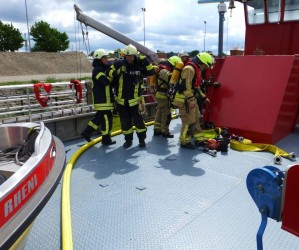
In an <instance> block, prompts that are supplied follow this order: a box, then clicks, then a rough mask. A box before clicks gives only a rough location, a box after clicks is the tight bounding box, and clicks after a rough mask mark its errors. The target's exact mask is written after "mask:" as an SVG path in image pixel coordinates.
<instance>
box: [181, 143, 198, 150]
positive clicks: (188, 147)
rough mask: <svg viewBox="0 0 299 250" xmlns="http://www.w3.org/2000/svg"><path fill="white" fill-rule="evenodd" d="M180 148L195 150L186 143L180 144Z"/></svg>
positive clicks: (190, 144) (191, 145)
mask: <svg viewBox="0 0 299 250" xmlns="http://www.w3.org/2000/svg"><path fill="white" fill-rule="evenodd" d="M181 148H187V149H195V146H194V145H193V144H192V143H191V142H188V143H186V144H182V143H181Z"/></svg>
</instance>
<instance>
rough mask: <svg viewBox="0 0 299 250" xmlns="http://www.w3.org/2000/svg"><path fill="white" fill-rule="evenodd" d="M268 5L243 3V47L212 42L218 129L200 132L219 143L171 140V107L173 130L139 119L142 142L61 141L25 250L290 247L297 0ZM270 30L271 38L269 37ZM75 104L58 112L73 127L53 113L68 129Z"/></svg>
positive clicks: (297, 147) (295, 163)
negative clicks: (56, 168) (228, 49)
mask: <svg viewBox="0 0 299 250" xmlns="http://www.w3.org/2000/svg"><path fill="white" fill-rule="evenodd" d="M199 2H207V3H208V2H217V1H213V0H206V1H199ZM266 3H267V4H266ZM270 3H271V5H269V4H268V2H266V1H255V0H252V1H248V2H247V1H243V4H244V10H245V13H246V14H245V18H246V30H247V33H246V39H245V49H244V55H242V56H227V57H223V56H222V54H221V50H220V53H219V56H218V57H217V58H216V64H215V67H214V68H213V75H214V80H217V81H219V82H221V87H220V88H218V89H214V88H211V89H210V90H209V92H208V94H209V98H210V100H211V105H210V106H209V107H208V108H207V109H206V110H205V116H204V119H205V120H206V121H209V122H213V123H214V124H215V125H216V128H217V129H216V130H215V129H212V131H211V130H209V131H206V132H207V134H209V135H211V134H212V133H215V134H217V135H218V136H219V135H222V136H224V134H221V132H219V131H222V132H223V131H227V133H226V135H229V138H230V143H229V145H227V146H228V147H227V148H226V150H220V151H219V150H218V151H216V152H215V151H214V150H213V151H210V149H209V150H206V148H203V147H199V148H197V149H195V150H188V149H184V148H181V147H180V146H179V134H180V125H181V122H180V119H179V117H178V116H179V114H175V112H174V117H173V120H172V121H171V124H170V131H171V132H172V133H173V134H174V138H168V139H166V138H163V137H158V136H154V135H153V127H152V126H151V125H152V124H153V122H150V121H148V122H147V126H148V127H147V138H146V148H140V147H139V146H138V139H137V136H136V135H134V140H133V145H132V147H131V148H129V149H124V148H123V146H122V144H123V142H124V138H123V136H122V134H121V131H120V130H119V129H116V130H115V131H114V132H113V136H114V139H115V140H116V144H115V145H111V146H108V147H105V146H103V145H101V143H99V142H101V136H100V135H95V137H93V140H92V141H91V142H89V143H86V142H85V141H84V140H83V139H82V138H80V137H79V136H78V137H77V138H72V139H71V140H69V139H66V140H64V147H65V149H66V152H67V153H66V161H67V162H68V163H67V166H66V170H65V173H64V177H63V182H62V185H61V186H59V188H57V189H56V191H55V192H54V194H53V197H52V198H51V199H50V200H49V202H48V203H47V205H46V206H45V208H44V209H43V210H42V211H41V213H40V214H39V216H38V217H37V218H36V220H35V223H34V224H33V226H32V229H31V232H30V234H29V235H28V239H27V241H26V244H25V246H24V249H26V250H31V249H61V248H62V249H73V248H74V249H121V250H123V249H130V250H131V249H136V250H137V249H138V250H139V249H167V250H168V249H204V250H206V249H220V250H222V249H230V250H231V249H233V250H237V249H238V250H239V249H246V250H247V249H248V250H249V249H258V250H261V249H263V248H264V249H271V250H280V249H288V250H295V249H298V247H299V238H298V236H299V228H298V226H299V221H298V218H299V214H298V211H299V209H298V206H299V203H298V198H297V197H298V193H299V186H298V181H297V180H298V178H299V174H298V172H299V170H298V169H299V159H298V155H299V144H298V139H299V117H298V113H299V112H298V111H299V63H298V62H299V57H298V52H299V47H298V46H299V41H298V39H299V38H298V36H294V33H295V32H296V31H297V30H298V28H299V21H298V16H299V15H298V9H297V8H296V7H297V4H294V3H291V2H288V1H283V2H282V3H283V4H282V5H280V4H278V3H275V2H274V1H273V2H272V1H270ZM275 4H276V5H275ZM285 5H287V8H284V6H285ZM267 6H268V7H267ZM270 6H271V8H270ZM275 6H276V8H274V7H275ZM220 7H221V8H220V10H221V13H219V19H220V20H223V10H224V8H223V5H222V6H220ZM230 7H231V8H233V2H230ZM268 8H269V9H268ZM280 8H282V9H281V10H282V11H281V10H280ZM272 10H274V11H272ZM275 10H278V11H275ZM75 11H76V14H77V20H79V21H80V22H82V23H84V24H85V25H86V26H90V27H93V28H95V29H97V30H99V31H101V32H103V33H105V34H108V35H109V36H111V37H113V38H114V39H119V40H120V41H121V42H124V43H125V44H126V43H132V44H133V45H135V46H136V47H137V49H138V50H139V51H140V52H142V53H144V54H145V55H148V57H149V58H151V59H152V61H153V62H155V60H157V58H156V55H155V53H154V52H153V51H151V50H149V49H147V48H145V47H144V46H142V45H140V44H138V43H134V41H132V40H131V39H127V38H126V37H124V36H123V35H120V34H119V33H118V32H115V31H113V30H111V29H110V28H107V27H106V26H103V24H101V23H99V22H98V21H96V20H94V19H92V18H90V17H89V16H87V15H85V14H83V12H82V11H81V10H80V9H79V8H78V7H77V8H76V6H75ZM275 13H276V14H275ZM277 13H284V14H280V15H277ZM294 13H295V14H294ZM274 17H275V18H279V20H280V22H279V23H277V19H275V21H274V19H273V18H274ZM284 18H286V20H284ZM278 27H279V28H278ZM273 34H275V36H277V37H279V38H280V39H277V43H273V42H271V41H269V38H271V37H273ZM48 94H49V95H50V96H51V93H48ZM83 96H84V95H83ZM82 103H83V101H82V102H80V103H79V104H78V103H76V104H75V105H74V106H73V107H74V108H72V115H71V118H69V119H74V117H80V119H78V120H76V121H75V122H74V123H75V124H76V126H73V127H70V123H69V120H68V119H67V117H59V122H61V121H63V122H66V121H67V122H66V123H65V125H67V126H68V128H70V129H69V130H68V131H69V133H73V132H74V131H76V132H78V133H79V131H80V129H79V131H78V127H79V128H80V127H81V128H83V126H84V123H85V125H86V123H87V122H86V120H85V121H83V117H85V116H86V113H85V114H84V112H82V113H81V111H80V112H78V105H82ZM54 107H55V106H53V107H52V108H54ZM148 107H149V108H150V109H152V107H153V106H152V105H148ZM58 109H59V107H58ZM83 109H84V108H82V107H80V110H83ZM87 110H89V109H87ZM53 112H54V111H53V110H51V115H50V117H52V119H53V117H54V115H53ZM91 114H93V113H92V112H91ZM45 116H46V115H45ZM89 118H90V117H89ZM55 119H56V118H55ZM55 119H53V120H55ZM57 119H58V118H57ZM55 121H57V120H55ZM80 121H81V123H80V125H79V123H77V122H80ZM48 122H49V121H47V124H49V123H48ZM57 122H58V121H57ZM50 127H52V125H50ZM53 127H57V126H56V125H53ZM64 127H65V126H64ZM55 130H56V129H54V130H53V131H55ZM57 131H58V132H59V131H61V125H60V126H58V129H57ZM61 136H65V135H64V134H63V135H61ZM214 136H215V135H214ZM215 137H216V136H215ZM245 142H246V143H245ZM243 146H245V147H243ZM250 146H255V148H254V149H252V148H251V149H249V148H250ZM268 219H269V220H268Z"/></svg>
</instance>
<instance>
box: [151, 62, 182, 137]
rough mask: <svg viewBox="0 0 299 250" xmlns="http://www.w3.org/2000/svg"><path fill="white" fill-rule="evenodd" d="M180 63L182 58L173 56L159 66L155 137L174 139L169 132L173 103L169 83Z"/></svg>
mask: <svg viewBox="0 0 299 250" xmlns="http://www.w3.org/2000/svg"><path fill="white" fill-rule="evenodd" d="M178 62H182V60H181V58H180V57H178V56H172V57H170V58H169V59H168V60H166V61H164V62H161V63H160V64H159V69H158V77H157V85H156V101H157V112H156V116H155V122H154V136H160V135H162V136H163V137H166V138H173V134H171V133H170V132H169V124H170V121H171V102H172V100H171V96H170V95H169V91H170V88H171V86H170V83H169V81H170V79H171V76H172V72H173V70H174V68H175V66H176V64H177V63H178Z"/></svg>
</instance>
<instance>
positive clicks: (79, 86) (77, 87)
mask: <svg viewBox="0 0 299 250" xmlns="http://www.w3.org/2000/svg"><path fill="white" fill-rule="evenodd" d="M70 83H73V84H74V88H75V91H76V101H77V103H81V102H82V84H81V82H80V81H79V80H71V81H70ZM70 88H71V89H72V88H73V85H70Z"/></svg>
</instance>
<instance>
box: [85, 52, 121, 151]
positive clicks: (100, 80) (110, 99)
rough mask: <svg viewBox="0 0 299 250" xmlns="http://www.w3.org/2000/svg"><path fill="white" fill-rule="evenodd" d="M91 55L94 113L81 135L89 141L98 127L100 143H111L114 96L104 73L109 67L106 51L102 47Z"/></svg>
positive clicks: (113, 142) (112, 142)
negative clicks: (100, 135) (100, 134)
mask: <svg viewBox="0 0 299 250" xmlns="http://www.w3.org/2000/svg"><path fill="white" fill-rule="evenodd" d="M93 57H94V59H93V63H92V66H93V71H92V99H93V108H94V110H95V111H96V114H95V117H94V119H93V120H91V121H89V122H88V125H87V127H86V129H85V130H84V131H83V132H82V133H81V135H82V137H84V138H85V140H86V141H88V142H90V136H91V134H92V132H93V131H95V130H98V129H99V128H100V129H101V133H102V144H103V145H112V144H115V141H112V140H111V130H112V110H113V107H114V105H113V103H114V96H113V92H112V85H111V82H110V79H109V78H108V77H106V75H105V72H106V70H107V69H108V67H109V66H108V53H107V52H106V51H105V50H104V49H98V50H96V51H95V52H94V54H93Z"/></svg>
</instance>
